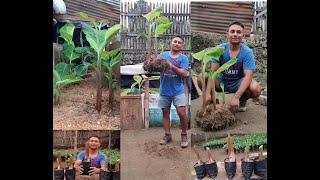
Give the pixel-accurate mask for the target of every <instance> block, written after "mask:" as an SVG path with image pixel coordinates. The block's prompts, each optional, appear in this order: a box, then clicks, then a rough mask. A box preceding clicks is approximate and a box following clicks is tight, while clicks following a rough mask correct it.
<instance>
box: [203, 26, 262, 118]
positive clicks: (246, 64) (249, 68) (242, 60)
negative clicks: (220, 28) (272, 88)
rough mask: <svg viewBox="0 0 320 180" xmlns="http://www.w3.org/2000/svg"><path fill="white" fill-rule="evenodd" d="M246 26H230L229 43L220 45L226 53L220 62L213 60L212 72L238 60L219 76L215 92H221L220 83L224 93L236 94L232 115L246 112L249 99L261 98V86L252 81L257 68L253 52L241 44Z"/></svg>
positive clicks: (208, 95)
mask: <svg viewBox="0 0 320 180" xmlns="http://www.w3.org/2000/svg"><path fill="white" fill-rule="evenodd" d="M243 30H244V25H243V24H242V23H240V22H238V21H234V22H232V23H231V24H230V25H229V28H228V32H227V38H228V41H229V42H227V43H223V44H220V45H219V46H221V47H224V53H223V54H222V55H221V56H220V58H219V61H217V60H216V59H213V60H211V70H212V71H216V70H217V69H218V68H219V67H220V66H222V65H223V64H224V63H226V62H228V61H229V60H230V59H232V58H237V62H236V63H235V64H234V65H232V66H231V67H230V68H229V69H227V70H225V71H223V72H222V73H220V74H218V76H217V79H215V88H216V89H215V90H216V91H218V92H221V88H220V83H223V84H224V91H225V92H229V93H234V96H233V97H232V99H231V103H230V110H231V112H232V113H236V112H238V111H239V112H244V111H246V102H247V100H248V99H249V98H257V97H259V96H260V93H261V88H260V85H259V84H258V83H257V82H256V81H255V80H253V79H252V75H253V71H254V69H255V68H256V66H255V60H254V56H253V52H252V50H251V49H250V48H249V47H248V46H246V45H245V44H242V43H241V40H242V39H243V37H244V34H243ZM211 89H212V79H211V78H209V79H208V84H207V89H206V98H207V99H206V100H207V102H208V101H210V99H211V95H210V92H211Z"/></svg>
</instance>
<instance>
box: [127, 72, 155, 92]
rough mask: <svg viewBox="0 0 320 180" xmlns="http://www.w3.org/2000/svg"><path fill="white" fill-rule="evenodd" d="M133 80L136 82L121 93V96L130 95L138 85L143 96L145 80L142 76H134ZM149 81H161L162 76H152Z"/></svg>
mask: <svg viewBox="0 0 320 180" xmlns="http://www.w3.org/2000/svg"><path fill="white" fill-rule="evenodd" d="M133 79H134V80H135V82H134V83H132V84H131V88H130V89H124V90H123V91H122V92H121V96H125V95H128V94H129V93H131V92H132V90H133V89H134V87H135V86H136V85H138V94H142V93H141V86H142V84H143V82H144V81H145V79H143V78H142V76H140V75H138V74H136V75H134V76H133ZM148 79H149V81H153V80H159V79H160V76H151V77H148Z"/></svg>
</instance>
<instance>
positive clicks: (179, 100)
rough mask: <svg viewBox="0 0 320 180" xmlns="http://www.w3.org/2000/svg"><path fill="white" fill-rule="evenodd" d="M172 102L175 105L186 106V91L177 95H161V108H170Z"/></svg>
mask: <svg viewBox="0 0 320 180" xmlns="http://www.w3.org/2000/svg"><path fill="white" fill-rule="evenodd" d="M171 103H173V105H174V106H175V107H180V106H186V105H187V98H186V95H185V94H184V93H181V94H178V95H176V96H160V99H159V107H160V108H169V109H170V107H171Z"/></svg>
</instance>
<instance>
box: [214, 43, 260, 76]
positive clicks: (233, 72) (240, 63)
mask: <svg viewBox="0 0 320 180" xmlns="http://www.w3.org/2000/svg"><path fill="white" fill-rule="evenodd" d="M219 46H221V47H224V53H223V54H222V55H221V56H220V58H219V61H217V60H216V59H212V60H211V61H212V62H215V63H220V67H221V66H222V65H223V64H224V63H226V62H228V61H229V60H230V59H231V58H230V55H229V43H223V44H220V45H219ZM236 58H237V62H236V63H235V64H234V65H232V66H231V67H229V69H226V70H225V71H223V72H221V75H222V77H223V78H224V79H229V80H237V79H241V78H243V77H244V75H243V70H254V69H255V68H256V65H255V60H254V56H253V52H252V50H251V49H250V48H249V47H248V46H247V45H245V44H242V43H241V44H240V51H239V53H238V55H237V57H236Z"/></svg>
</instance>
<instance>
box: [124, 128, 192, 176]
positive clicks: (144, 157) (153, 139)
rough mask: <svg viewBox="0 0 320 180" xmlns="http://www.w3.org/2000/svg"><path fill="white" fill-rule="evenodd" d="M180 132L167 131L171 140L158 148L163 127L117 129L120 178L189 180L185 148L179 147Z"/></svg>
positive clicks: (187, 158) (187, 151)
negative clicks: (119, 136)
mask: <svg viewBox="0 0 320 180" xmlns="http://www.w3.org/2000/svg"><path fill="white" fill-rule="evenodd" d="M180 133H181V129H178V128H171V134H172V139H173V141H172V142H170V143H168V144H167V145H160V140H161V139H162V138H163V136H164V130H163V128H149V129H141V130H121V179H130V180H150V179H152V180H164V179H177V180H191V172H190V171H189V167H188V165H189V162H190V143H191V142H190V130H188V131H187V133H188V142H189V146H188V147H187V148H181V147H180V141H181V136H180Z"/></svg>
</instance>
